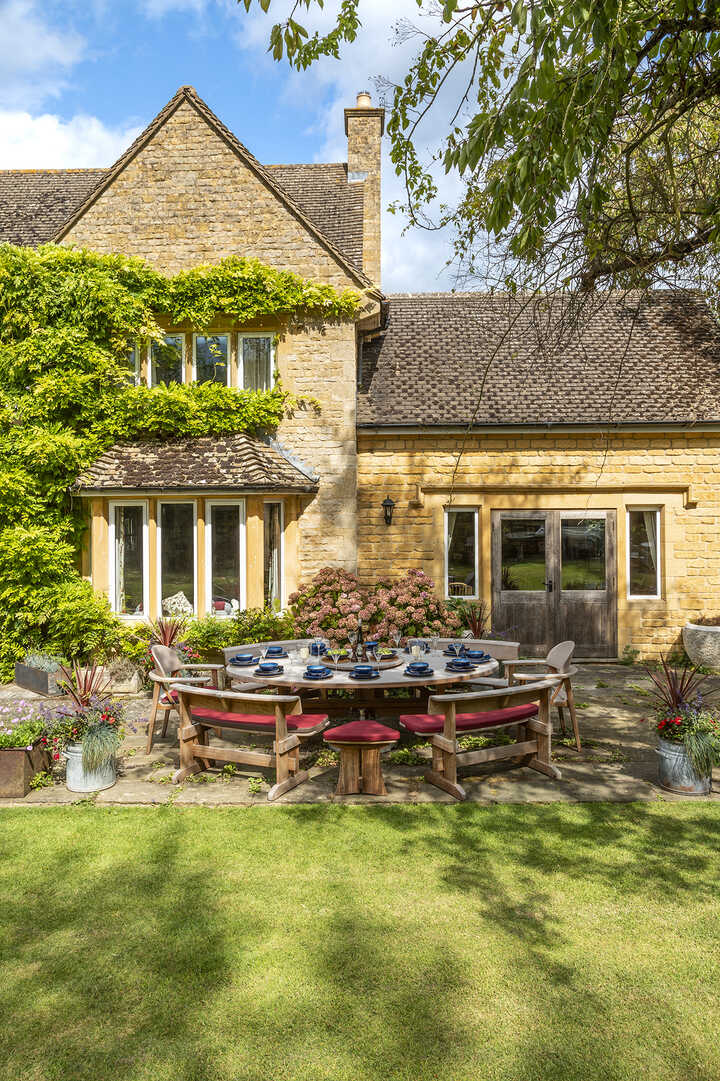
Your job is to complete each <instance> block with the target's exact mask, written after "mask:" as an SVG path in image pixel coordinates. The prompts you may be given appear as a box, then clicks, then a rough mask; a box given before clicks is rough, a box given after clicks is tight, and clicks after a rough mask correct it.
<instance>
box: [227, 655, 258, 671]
mask: <svg viewBox="0 0 720 1081" xmlns="http://www.w3.org/2000/svg"><path fill="white" fill-rule="evenodd" d="M257 661H258V659H257V657H250V660H248V661H241V660H240V657H239V656H237V657H231V658H230V660H229V661H228V664H232V665H235V667H236V668H249V667H250V665H252V664H257Z"/></svg>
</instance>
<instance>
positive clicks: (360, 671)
mask: <svg viewBox="0 0 720 1081" xmlns="http://www.w3.org/2000/svg"><path fill="white" fill-rule="evenodd" d="M374 671H375V669H374V667H373V665H371V664H356V665H354V667H353V672H354V673H355V675H356V676H369V675H370V673H371V672H374Z"/></svg>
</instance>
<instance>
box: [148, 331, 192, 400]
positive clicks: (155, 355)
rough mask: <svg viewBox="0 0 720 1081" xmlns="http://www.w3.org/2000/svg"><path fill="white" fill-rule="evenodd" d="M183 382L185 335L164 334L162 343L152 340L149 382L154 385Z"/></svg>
mask: <svg viewBox="0 0 720 1081" xmlns="http://www.w3.org/2000/svg"><path fill="white" fill-rule="evenodd" d="M184 382H185V336H184V335H183V334H166V335H165V340H164V342H163V343H162V344H160V343H159V342H153V343H152V344H151V346H150V383H151V385H152V386H153V387H156V386H157V385H158V384H159V383H166V384H169V383H184Z"/></svg>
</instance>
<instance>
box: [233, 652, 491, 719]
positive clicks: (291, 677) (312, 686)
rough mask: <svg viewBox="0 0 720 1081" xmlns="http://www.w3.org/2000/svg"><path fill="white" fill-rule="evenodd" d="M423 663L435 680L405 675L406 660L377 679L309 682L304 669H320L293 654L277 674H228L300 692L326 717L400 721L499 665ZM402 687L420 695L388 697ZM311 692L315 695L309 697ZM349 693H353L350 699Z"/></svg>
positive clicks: (344, 676)
mask: <svg viewBox="0 0 720 1081" xmlns="http://www.w3.org/2000/svg"><path fill="white" fill-rule="evenodd" d="M422 659H423V660H426V661H427V663H428V664H429V665H430V667H431V668H432V669H433V672H432V675H422V676H406V675H404V670H405V667H406V665H407V664H409V663H410V661H411V660H412V658H411V657H409V656H403V659H402V663H401V664H400V665H398V666H396V667H393V668H384V669H383V670H382V671H381V672H380V675H379V676H378V678H377V679H368V680H360V679H352V677H351V676H350V674H349V672H343V671H335V672H333V674H332V676H331V677H330V678H329V679H322V680H319V679H308V677H307V676H306V675H305V669H306V667H307V665H308V664H310V663H312V664H315V663H316V658H315V657H313V658H311V659H309V660H308V661H301V660H300V659H299V657H297V654H294V653H291V654H290V656H289V657H284V658H282V659H281V660H280V664H282V666H283V671H282V673H280V674H278V675H255V670H254V668H252V667H248V668H240V667H237V666H235V665H232V664H229V665H228V666H227V668H226V669H225V671H226V672H227V675H228V678H229V679H231V680H234V681H236V682H238V683H250V684H262V685H263V686H268V687H276V688H277V689H278V691H282V690H288V689H289V688H291V687H294V688H297V690H298V691H299V692H300V693H301V697H302V698H303V699H304V700H315V701H317V700H320V701H321V702H322V709H323V712H324V713H328V714H330V715H334V716H337V715H339V714H343V713H345V714H346V713H347V712H348V711H349V710H352V709H361V710H365V711H366V712H368V713H370V712H371V713H373V714H374V715H375V716H376V717H380V716H399V715H400V714H401V713H413V712H417V713H426V712H427V698H428V694H435V693H438V692H441V691H443V690H448V689H449V688H450V687H452V686H453V684H457V683H472V682H473V680H480V679H482V678H483V677H485V676H491V675H493V674H494V673H495V672H497V670H498V667H499V664H498V662H497V661H495V660H489V661H485V662H484V663H483V664H478V665H476V666H475V668H474V669H473V671H471V672H449V671H447V667H446V666H447V663H448V661H450V660H451V659H452V658H451V657H446V656H445V655H444V654H443V653H424V654H423V655H422ZM399 687H402V688H406V689H410V690H412V691H414V692H415V693H414V694H413V695H411V696H410V698H405V697H403V698H386V697H385V692H386V691H389V690H393V689H397V688H399ZM308 691H309V692H311V693H310V694H309V695H308V693H307V692H308ZM332 691H344V692H345V694H343V696H342V697H341V698H335V699H333V698H332V697H330V692H332ZM348 692H351V694H350V696H349V697H348Z"/></svg>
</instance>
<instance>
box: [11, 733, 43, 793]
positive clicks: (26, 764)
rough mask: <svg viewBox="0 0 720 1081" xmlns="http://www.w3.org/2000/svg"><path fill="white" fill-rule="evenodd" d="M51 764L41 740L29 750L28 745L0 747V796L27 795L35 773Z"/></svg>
mask: <svg viewBox="0 0 720 1081" xmlns="http://www.w3.org/2000/svg"><path fill="white" fill-rule="evenodd" d="M49 764H50V759H49V756H48V753H47V750H46V748H45V747H42V746H41V745H40V743H39V742H38V743H34V744H33V746H32V747H31V748H30V750H29V751H28V749H27V747H2V748H0V796H1V797H3V798H4V799H22V798H23V796H27V794H28V792H29V791H30V782H31V780H32V779H33V777H34V776H35V774H36V773H40V772H41V771H42V770H46V769H48V768H49Z"/></svg>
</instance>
